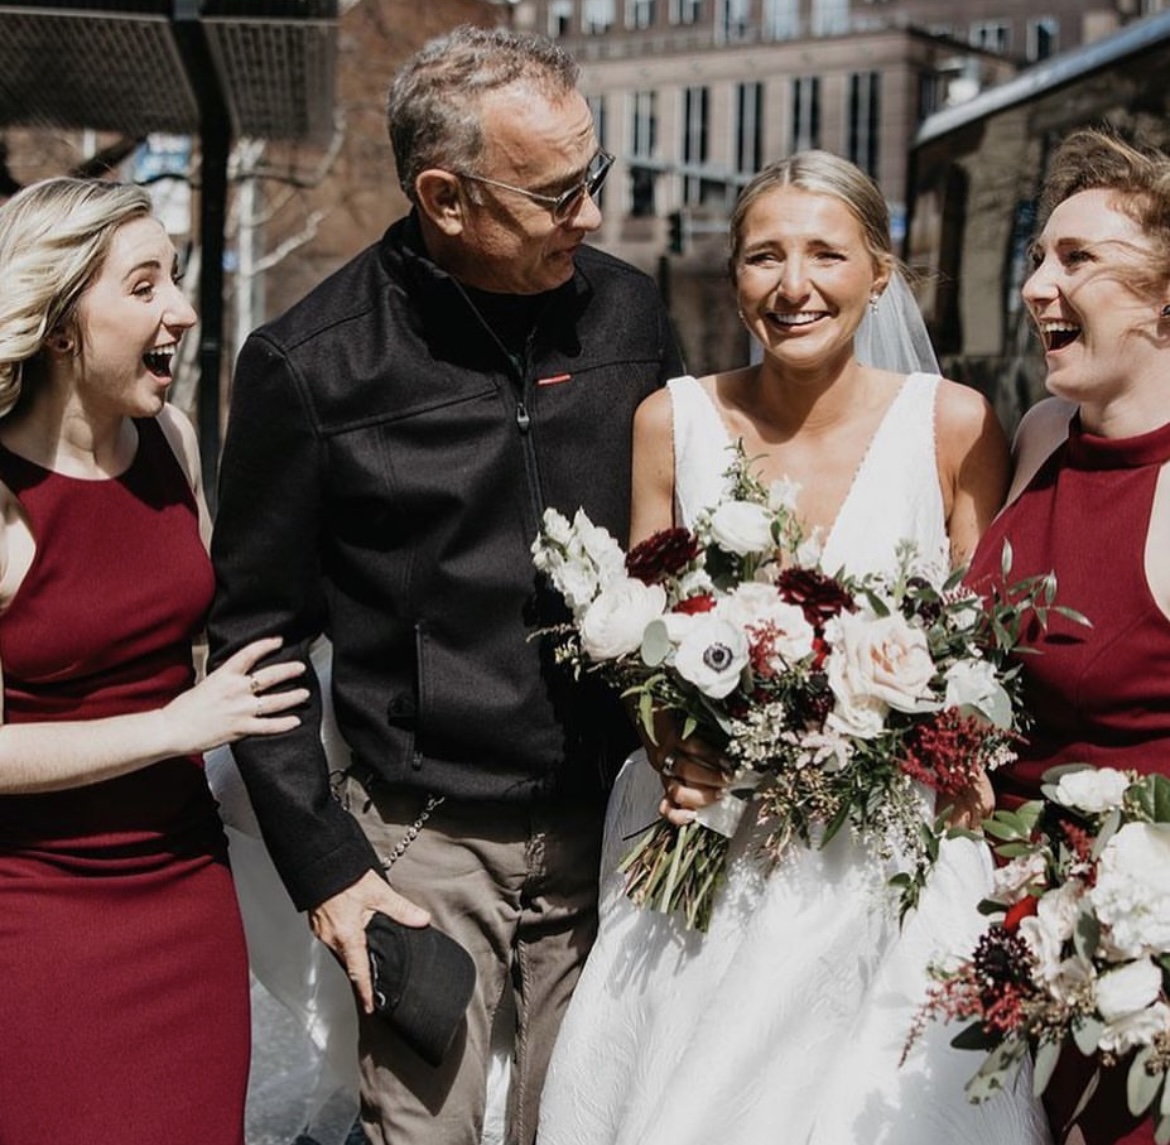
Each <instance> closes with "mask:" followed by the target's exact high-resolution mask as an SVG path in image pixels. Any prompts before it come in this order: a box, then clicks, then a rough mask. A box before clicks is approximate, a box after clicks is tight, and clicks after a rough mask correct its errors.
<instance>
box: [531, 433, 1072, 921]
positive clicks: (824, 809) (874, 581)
mask: <svg viewBox="0 0 1170 1145" xmlns="http://www.w3.org/2000/svg"><path fill="white" fill-rule="evenodd" d="M725 488H726V494H725V497H724V499H723V500H722V501H720V503H718V504H717V505H715V506H714V507H713V508H711V509H710V510H709V511H708V512H707V513H706V514H704V515H703V516H702V517H701V519H699V520H698V521H697V522H696V524H695V528H694V530H693V531H691V530H687V529H681V528H673V529H668V530H665V531H663V532H661V533H658V534H656V535H655V536H652V537H650V538H649V539H647V540H646V541H644V542H643V543H641V544H639V545H637V546H636V547H635V548H634V549H633V550H632V551H631V552H630V553H629V554H628V555H626V554H625V553H623V552H622V550H621V548H620V547H619V546H618V544H617V542H616V541H615V540H614V539H613V538H612V537H611V536H610V535H609V534H608V533H607V532H606V531H605V530H604V529H599V528H597V527H596V526H594V525H593V523H592V522H590V520H589V519H588V517H587V516H586V515H585V514H584V513H582V512H578V513H577V514H576V516H575V517H574V518H573V520H572V521H569V520H568V519H567V518H565V517H564V516H562V515H561V514H560V513H558V512H556V511H555V510H551V509H550V510H548V511H546V513H545V516H544V521H543V528H542V530H541V533H540V535H539V536H538V537H537V539H536V541H535V542H534V544H533V546H532V551H533V557H534V560H535V563H536V566H537V568H538V569H540V570H541V571H542V572H543V573H545V574H546V575H547V576H548V577H549V578H550V580H551V582H552V584H553V586H554V587H555V588H556V589H557V590H558V591H559V592H560V594H561V595H562V596H563V597H564V600H565V602H566V604H567V605H568V608H569V611H570V613H571V615H572V620H571V623H569V624H567V625H565V626H563V627H562V628H560V629H557V630H555V634H556V635H557V637H558V646H557V657H558V659H559V660H560V661H561V662H563V663H567V664H569V665H571V666H572V667H573V669H574V670H575V671H577V672H597V673H600V674H601V675H602V676H603V678H604V679H605V680H606V681H608V682H609V683H610V684H612V685H613V686H615V687H617V688H618V689H620V690H621V692H622V693H623V695H625V696H626V697H627V698H629V700H630V701H631V703H633V704H634V705H635V706H636V709H637V711H638V715H639V719H640V722H641V724H642V726H643V728H644V729H645V732H646V734H647V735H648V736H649V737H650V738H651V739H653V736H654V732H653V718H654V714H655V713H656V712H659V711H670V712H673V713H675V714H676V715H677V718H678V719H679V722H680V732H681V734H682V735H683V736H684V737H686V736H690V735H692V734H695V735H698V736H700V737H701V738H702V739H704V740H706V741H707V742H709V743H711V744H712V745H713V746H715V747H716V748H718V749H719V750H721V751H722V752H723V753H724V755H725V756H726V757H727V758H728V759H729V760H730V761H731V762H732V765H733V767H734V773H733V776H732V778H731V780H730V783H729V794H728V796H726V797H725V799H724V805H723V806H719V805H717V807H716V808H715V809H710V808H708V809H704V812H701V813H700V816H699V821H698V822H696V823H693V824H689V825H687V826H684V827H675V826H673V825H672V824H670V823H669V822H667V821H666V820H659V821H657V822H656V823H655V824H653V825H652V826H651V827H650V828H649V829H648V830H647V832H645V833H644V835H643V837H642V838H641V839H640V841H639V842H638V843H637V844H636V845H635V847H634V848H633V849H632V850H631V852H630V853H629V855H628V856H627V858H626V860H625V862H624V864H623V870H624V872H625V874H626V877H627V883H626V890H627V893H628V894H629V895H630V897H631V898H632V899H633V900H634V901H635V902H636V903H638V904H640V905H643V906H647V907H650V908H653V909H657V910H661V911H665V912H668V913H669V912H673V911H680V912H681V915H682V918H683V920H684V924H685V925H686V926H688V927H696V928H698V929H701V930H705V929H706V927H707V924H708V922H709V919H710V911H711V904H712V901H713V897H714V893H715V890H716V888H717V886H718V884H719V880H720V877H721V874H722V872H723V868H724V864H725V861H726V856H727V850H728V843H729V836H730V835H731V834H733V833H734V830H735V820H736V818H737V817H736V815H735V814H732V815H728V814H727V813H726V812H727V809H728V805H730V806H731V807H732V809H733V810H738V811H740V812H742V811H743V810H744V809H746V808H747V807H753V808H754V811H755V814H756V815H757V817H758V819H759V821H760V822H761V823H763V824H766V825H767V827H768V831H767V833H766V835H765V844H764V849H765V851H766V853H767V854H768V855H769V856H770V857H771V858H772V859H773V860H776V859H779V857H780V856H781V855H782V853H783V851H784V849H785V848H786V847H787V846H788V845H789V844H790V843H792V842H793V841H794V840H797V841H800V842H802V843H804V844H806V845H817V844H819V845H822V846H823V845H824V844H826V843H828V842H829V840H831V839H832V838H833V837H834V836H835V835H836V833H837V832H838V831H839V830H841V828H842V827H844V826H846V825H849V827H850V828H851V829H853V830H854V831H856V832H857V833H858V834H859V836H860V837H862V838H864V839H865V840H866V841H867V842H869V843H871V844H873V846H874V847H875V848H876V851H877V853H878V854H879V856H880V857H881V858H882V859H883V860H896V861H897V865H898V870H897V873H896V875H895V876H894V878H893V880H892V881H893V882H894V883H895V885H896V886H898V887H899V888H900V893H901V902H902V909H903V911H905V910H906V909H909V908H911V907H912V906H913V905H914V904H915V903H916V901H917V897H918V894H919V891H920V890H921V887H922V886H923V884H924V880H925V878H926V874H927V872H928V871H929V868H930V865H931V863H932V862H933V861H934V858H935V857H936V856H937V852H938V843H939V839H940V838H941V835H942V833H943V827H942V820H941V818H940V820H938V821H937V822H934V821H932V820H933V817H932V816H926V815H925V814H924V807H923V802H922V797H921V794H920V792H919V791H918V790H916V787H915V783H914V781H915V780H918V781H921V782H923V783H926V784H928V785H929V786H930V787H932V788H935V789H936V790H938V791H939V792H941V793H942V795H943V798H944V799H945V798H946V797H948V796H954V795H957V794H958V793H959V792H960V791H962V790H963V789H964V788H965V787H967V786H968V785H969V784H970V783H971V782H972V781H973V779H974V778H975V776H976V774H977V773H978V772H979V771H981V770H983V771H987V770H991V769H993V768H995V767H997V766H999V765H1000V764H1001V763H1003V762H1004V761H1005V760H1008V759H1010V758H1012V757H1013V744H1014V742H1015V739H1016V737H1017V734H1018V729H1019V704H1018V690H1019V681H1018V676H1017V672H1016V670H1015V669H1014V668H1012V667H1010V666H1008V663H1007V655H1008V653H1009V652H1010V651H1011V650H1012V649H1013V648H1014V647H1015V646H1016V645H1017V644H1018V642H1019V639H1020V634H1021V630H1022V628H1023V624H1024V621H1025V619H1026V618H1027V617H1028V615H1029V614H1032V613H1034V614H1035V615H1036V616H1038V617H1039V618H1040V619H1041V621H1043V619H1044V615H1045V612H1046V609H1048V608H1049V607H1055V606H1054V605H1053V603H1052V601H1053V594H1054V591H1055V585H1054V583H1053V581H1052V578H1051V577H1043V578H1033V579H1031V580H1029V581H1026V582H1021V583H1020V584H1018V585H1014V586H1012V588H1011V589H1010V590H1009V591H1008V592H1007V593H1006V594H1004V595H1002V596H1001V597H999V598H997V599H995V600H993V601H991V602H989V603H984V602H981V601H980V600H979V599H978V598H977V597H975V596H973V595H972V594H971V593H969V592H967V591H964V590H961V589H960V588H959V581H960V578H959V575H958V574H956V575H953V576H952V577H951V578H950V579H949V580H947V581H946V582H945V583H944V584H942V585H939V586H936V585H935V584H934V583H932V582H931V580H930V579H928V578H927V577H926V576H925V575H922V573H921V571H920V570H917V569H916V566H915V561H914V553H913V551H912V550H911V549H910V548H909V547H907V548H905V549H904V551H903V552H902V559H901V564H900V568H899V570H898V571H897V573H896V574H894V575H891V576H887V577H879V576H867V577H861V578H854V577H850V576H846V575H844V574H837V575H830V574H829V573H827V572H826V571H824V570H823V569H821V568H820V567H819V566H818V564H817V559H816V558H817V554H816V552H815V546H813V545H810V544H809V542H808V540H807V538H805V537H804V536H803V534H802V532H801V529H800V526H799V524H798V522H797V518H796V515H795V512H794V503H795V496H796V492H797V490H796V489H795V487H793V486H792V485H790V484H786V483H783V482H777V483H775V484H773V485H772V486H771V487H770V488H765V487H764V486H763V485H762V483H761V482H760V481H759V480H758V479H757V478H755V477H754V476H753V475H752V472H751V467H750V464H749V462H748V459H747V458H746V457H745V455H744V453H743V450H742V447H739V448H738V449H737V451H736V455H735V458H734V460H733V462H732V464H731V466H730V468H729V470H728V472H727V474H726V483H725ZM1008 564H1010V551H1007V550H1005V567H1006V566H1007V565H1008Z"/></svg>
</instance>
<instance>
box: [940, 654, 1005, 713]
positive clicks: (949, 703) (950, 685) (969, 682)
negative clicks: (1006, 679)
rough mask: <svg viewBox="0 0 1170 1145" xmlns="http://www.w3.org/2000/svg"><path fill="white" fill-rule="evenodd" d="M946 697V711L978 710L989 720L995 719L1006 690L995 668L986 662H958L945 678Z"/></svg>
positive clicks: (951, 667)
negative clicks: (949, 709) (964, 708)
mask: <svg viewBox="0 0 1170 1145" xmlns="http://www.w3.org/2000/svg"><path fill="white" fill-rule="evenodd" d="M944 680H945V682H946V689H947V690H946V695H945V696H944V697H943V707H944V708H961V707H963V706H964V705H966V706H968V707H972V708H975V709H976V710H977V711H979V712H981V713H982V714H983V715H984V716H986V717H987V719H989V720H993V719H994V714H995V712H996V711H997V710H998V709H999V707H1000V705H1001V703H1002V700H1001V697H1003V696H1005V693H1004V690H1003V686H1002V685H1001V684H1000V682H999V680H998V679H997V677H996V674H995V666H994V665H993V664H989V663H988V662H987V661H986V660H959V661H957V662H956V663H954V664H952V665H951V666H950V667H949V668H948V669H947V672H946V676H945V677H944Z"/></svg>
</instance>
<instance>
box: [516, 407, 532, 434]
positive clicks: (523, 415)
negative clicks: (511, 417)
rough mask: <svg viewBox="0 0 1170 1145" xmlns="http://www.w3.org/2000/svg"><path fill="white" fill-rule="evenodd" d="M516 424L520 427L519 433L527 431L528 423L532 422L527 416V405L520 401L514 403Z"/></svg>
mask: <svg viewBox="0 0 1170 1145" xmlns="http://www.w3.org/2000/svg"><path fill="white" fill-rule="evenodd" d="M516 424H517V425H518V426H519V427H520V432H521V433H527V432H528V427H529V425H531V424H532V419H531V418H530V417H529V416H528V407H527V406H526V405H525V404H524V403H523V402H522V401H521V402H517V403H516Z"/></svg>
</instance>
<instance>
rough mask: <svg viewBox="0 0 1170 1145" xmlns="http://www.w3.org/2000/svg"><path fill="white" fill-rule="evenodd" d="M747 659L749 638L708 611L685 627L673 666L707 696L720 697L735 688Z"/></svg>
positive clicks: (719, 698) (728, 693)
mask: <svg viewBox="0 0 1170 1145" xmlns="http://www.w3.org/2000/svg"><path fill="white" fill-rule="evenodd" d="M747 662H748V643H747V637H746V636H744V634H743V632H742V631H741V630H740V629H738V628H736V627H735V626H734V625H733V624H728V623H727V621H726V620H724V619H722V617H719V616H717V615H715V614H714V613H711V612H707V613H703V614H702V615H700V616H696V617H695V618H694V620H693V623H691V624H688V625H687V626H686V628H685V630H684V633H683V637H682V640H681V641H680V643H679V646H678V651H677V652H676V653H675V660H674V666H675V668H676V670H677V671H678V674H679V675H680V676H682V678H683V679H684V680H689V681H690V682H691V683H692V684H694V685H695V687H696V688H698V689H699V691H700V692H702V693H703V694H704V695H705V696H711V697H712V698H714V699H717V700H721V699H723V698H724V697H725V696H728V695H730V694H731V693H732V692H733V691H734V690H735V686H736V685H737V684H738V683H739V679H740V675H741V674H742V673H743V670H744V668H745V667H747Z"/></svg>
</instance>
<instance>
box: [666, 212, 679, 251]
mask: <svg viewBox="0 0 1170 1145" xmlns="http://www.w3.org/2000/svg"><path fill="white" fill-rule="evenodd" d="M667 222H668V223H669V225H670V239H669V241H668V243H667V246H668V247H669V249H670V253H671V254H682V252H683V215H682V211H671V212H670V214H669V215H668V216H667Z"/></svg>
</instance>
